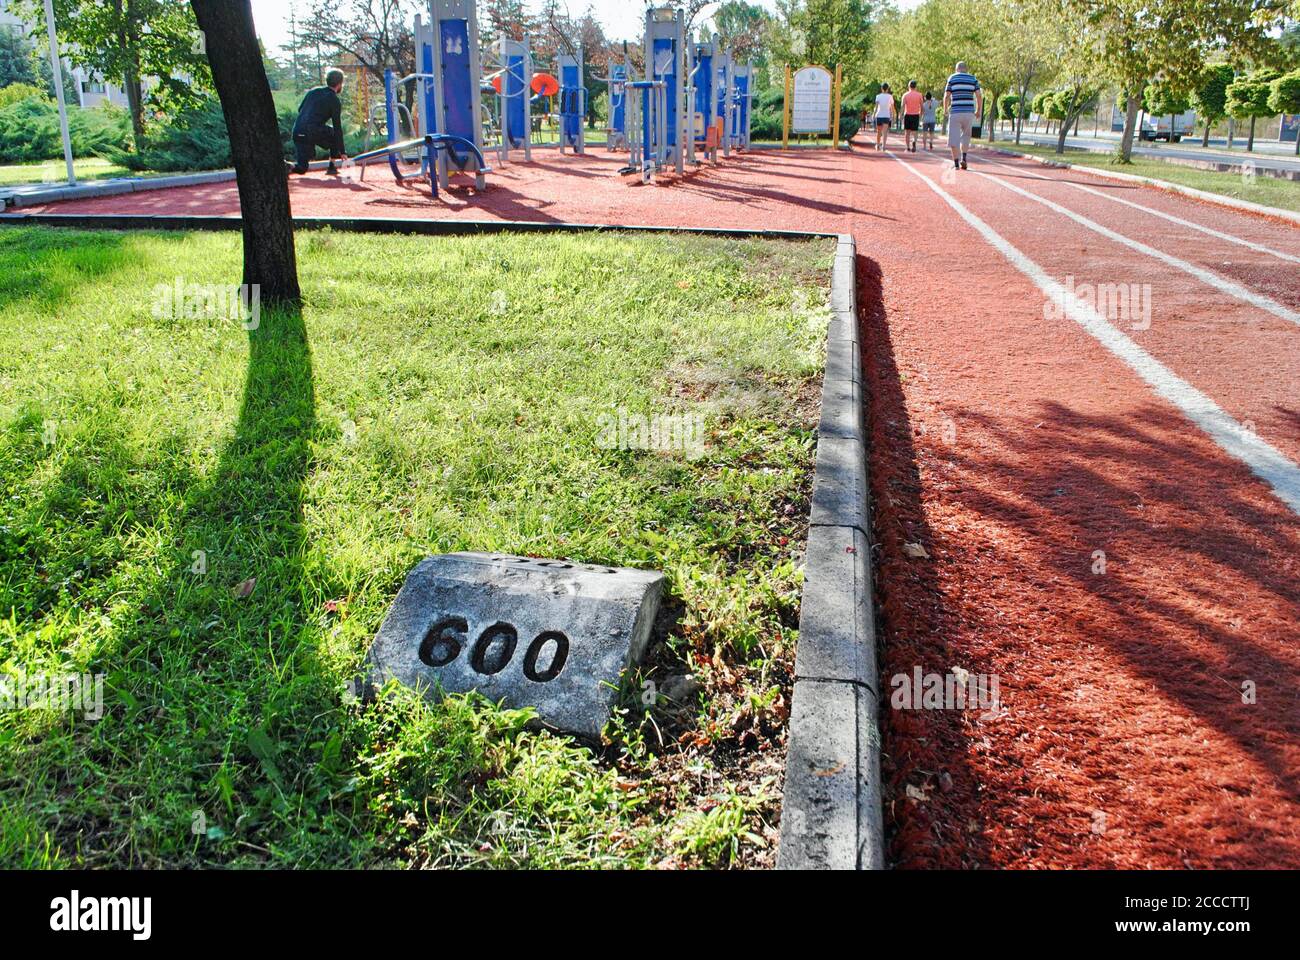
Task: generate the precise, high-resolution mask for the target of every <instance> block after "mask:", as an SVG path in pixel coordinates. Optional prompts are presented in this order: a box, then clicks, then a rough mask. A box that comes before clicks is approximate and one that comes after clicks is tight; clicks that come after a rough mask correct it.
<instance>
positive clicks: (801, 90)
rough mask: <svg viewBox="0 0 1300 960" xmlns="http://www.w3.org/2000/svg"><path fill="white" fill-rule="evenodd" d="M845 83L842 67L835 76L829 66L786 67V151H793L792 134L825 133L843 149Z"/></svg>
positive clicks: (782, 141)
mask: <svg viewBox="0 0 1300 960" xmlns="http://www.w3.org/2000/svg"><path fill="white" fill-rule="evenodd" d="M842 83H843V71H842V69H841V68H840V67H839V66H836V68H835V72H834V73H831V71H830V70H828V69H827V68H826V67H823V66H820V65H818V64H815V63H813V64H809V65H808V66H806V67H800V68H799V69H798V70H793V69H792V68H791V67H790V65H789V64H787V65H786V68H785V110H784V111H783V113H782V121H783V122H782V132H781V147H782V149H789V147H790V134H791V133H794V134H795V135H796V136H798V135H799V134H805V133H811V134H814V135H823V134H824V135H827V136H830V137H832V138H833V146H839V143H840V104H841V100H840V88H841V85H842Z"/></svg>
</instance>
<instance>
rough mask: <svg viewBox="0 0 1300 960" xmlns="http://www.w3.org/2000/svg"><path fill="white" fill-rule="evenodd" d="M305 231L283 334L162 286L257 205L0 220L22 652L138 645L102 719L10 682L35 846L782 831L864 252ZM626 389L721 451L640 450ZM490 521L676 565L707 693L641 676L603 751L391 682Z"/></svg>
mask: <svg viewBox="0 0 1300 960" xmlns="http://www.w3.org/2000/svg"><path fill="white" fill-rule="evenodd" d="M298 248H299V263H300V272H301V275H302V280H303V285H304V291H305V296H306V306H305V308H304V309H303V311H302V312H301V314H299V313H297V312H293V313H285V312H279V313H276V312H271V311H266V312H264V313H263V315H262V316H261V318H260V324H259V325H258V326H257V328H256V329H255V330H253V331H251V332H250V331H246V330H245V329H244V326H243V325H241V324H240V323H239V322H238V321H236V320H230V319H221V318H213V319H205V318H201V317H200V318H190V319H184V318H172V316H171V315H170V314H168V312H167V311H165V310H155V305H156V304H157V303H158V294H157V287H158V286H159V285H172V284H174V283H175V282H176V281H177V278H183V281H182V282H183V283H185V284H208V283H214V284H225V283H231V282H232V281H233V280H234V279H236V278H237V277H238V272H239V264H240V262H241V253H240V240H239V236H238V235H237V234H182V233H171V234H164V233H150V234H144V233H133V234H115V233H108V232H99V233H80V232H63V231H53V230H48V231H47V230H39V229H35V228H16V227H15V228H5V229H2V230H0V270H2V271H3V273H4V275H5V277H6V278H7V279H6V283H5V284H4V285H3V286H0V671H3V672H7V673H8V674H9V675H10V678H11V683H12V681H13V679H14V677H16V675H17V673H18V671H22V672H23V673H24V675H25V676H27V677H36V676H39V675H42V674H66V673H69V672H83V671H84V672H87V673H91V674H103V675H104V676H105V690H104V711H103V716H102V718H100V719H99V720H97V721H94V720H90V719H87V718H86V717H84V716H83V715H81V714H79V713H76V712H73V711H68V710H54V709H46V708H43V709H9V710H0V866H6V867H44V866H82V865H84V866H93V867H103V866H122V867H125V866H150V867H157V866H202V865H214V864H227V865H236V866H259V865H287V866H300V867H307V866H365V865H418V866H430V865H437V866H472V865H490V866H535V867H550V866H590V865H600V866H621V865H626V866H645V865H657V864H664V863H667V864H669V865H684V866H693V865H706V866H721V865H765V864H768V863H770V862H771V859H772V852H773V850H772V848H773V843H774V839H775V830H774V823H775V821H776V817H777V815H778V812H779V799H778V793H779V787H780V776H781V770H782V766H783V759H784V757H783V754H784V738H785V733H784V730H785V716H786V710H787V704H788V698H789V692H790V683H791V672H792V660H793V649H794V644H795V641H796V633H797V630H796V628H797V623H798V604H799V591H800V584H801V574H800V568H799V565H800V562H801V551H802V546H803V542H804V538H805V533H806V523H807V519H806V518H807V512H808V496H809V487H810V481H811V472H812V461H813V449H814V445H815V435H814V426H815V421H816V415H817V410H816V408H817V399H818V389H817V387H818V382H819V379H820V371H821V367H822V363H823V351H824V340H823V338H824V334H825V326H826V321H827V316H826V314H825V311H824V309H823V308H822V307H821V305H822V304H824V303H825V302H826V298H827V288H828V273H829V268H830V264H831V259H832V256H833V250H834V244H833V243H832V242H829V241H828V242H810V243H777V242H767V241H735V240H722V239H714V238H682V237H667V236H652V235H627V234H617V233H604V234H599V235H596V234H572V235H556V236H548V237H539V236H537V235H523V236H498V237H485V238H427V237H421V238H397V237H368V236H359V235H348V234H339V233H330V232H320V233H302V234H300V235H299V240H298ZM617 411H626V412H629V413H645V414H650V413H655V412H678V413H690V414H698V415H700V416H702V417H703V418H704V423H705V428H706V434H707V443H706V446H705V450H704V455H703V456H700V457H697V458H692V457H689V456H687V455H684V454H683V453H680V452H672V451H666V452H650V451H640V450H619V449H606V448H604V447H603V446H602V445H601V444H600V443H599V442H598V438H599V435H600V427H599V421H600V418H601V415H602V414H612V413H615V412H617ZM456 550H482V551H500V552H510V553H518V554H529V555H536V556H553V557H565V558H572V559H574V560H578V561H587V562H600V563H609V564H619V565H627V566H637V567H646V568H654V569H659V570H662V571H664V572H665V573H666V575H667V578H668V584H669V587H668V595H667V607H668V609H669V610H670V611H671V612H672V613H673V615H674V616H673V617H671V618H665V621H664V624H665V625H664V626H663V627H662V628H661V630H660V642H659V643H657V644H656V646H655V647H654V649H653V650H652V653H651V655H650V657H649V658H648V660H647V664H646V666H645V668H644V669H645V678H649V679H653V680H655V681H656V683H657V684H659V685H660V686H659V688H658V689H661V690H663V689H669V688H671V689H672V690H673V691H674V692H675V694H676V702H673V701H670V700H668V699H667V698H666V697H662V696H661V697H659V698H657V699H656V698H653V697H650V698H643V697H642V696H641V695H640V691H641V689H643V687H642V686H641V685H640V681H641V680H642V679H644V678H636V680H637V682H634V683H633V684H631V685H630V689H631V690H632V691H634V692H633V693H632V694H630V695H629V697H628V699H627V700H626V702H625V706H624V708H622V709H621V711H620V712H619V714H618V715H617V717H616V720H615V721H614V722H612V723H611V724H610V726H609V727H608V729H607V732H606V736H605V738H604V741H603V742H602V743H601V744H596V745H587V744H582V743H579V742H576V741H574V740H571V739H569V738H566V737H562V736H556V735H552V734H550V733H547V732H545V731H540V730H536V729H534V727H532V726H525V721H526V720H527V719H528V717H527V714H525V713H522V712H511V711H502V710H498V709H496V708H495V707H493V706H492V705H489V704H485V703H483V702H477V701H476V700H475V699H474V698H472V697H470V698H449V699H448V700H446V701H444V702H443V703H442V704H440V705H437V706H431V705H429V704H427V703H425V702H424V701H422V700H420V699H418V698H416V697H415V696H414V695H411V694H409V693H407V692H405V691H403V690H401V689H392V688H390V689H388V690H386V691H385V692H384V695H383V696H381V697H380V698H379V699H378V700H377V701H376V702H374V703H370V704H361V703H358V702H356V700H355V698H354V697H352V696H351V694H350V691H349V682H350V681H351V680H352V679H353V678H354V677H356V676H357V674H358V672H359V667H360V664H361V659H362V657H363V655H364V653H365V651H366V650H367V648H368V646H369V643H370V641H371V639H372V638H373V636H374V633H375V631H376V630H377V628H378V626H379V624H380V621H381V620H382V618H383V616H384V614H385V611H386V609H387V606H388V604H389V603H390V602H391V600H392V598H393V596H394V595H395V593H396V591H397V589H398V587H399V586H400V585H401V583H402V581H403V579H404V578H405V575H406V574H407V572H408V571H409V570H410V568H411V567H412V566H413V565H414V564H415V563H417V562H418V561H419V560H420V559H421V558H423V557H425V556H427V555H430V554H435V553H442V552H448V551H456ZM237 585H242V589H235V588H236V587H237ZM250 590H251V592H250ZM687 673H689V674H691V675H693V677H694V682H695V683H698V684H699V690H698V692H692V691H691V686H690V684H688V683H686V682H685V681H682V680H680V679H678V680H673V679H671V678H673V677H680V676H681V675H683V674H687ZM665 684H667V685H666V686H665ZM643 699H648V700H650V704H649V705H646V704H644V703H643Z"/></svg>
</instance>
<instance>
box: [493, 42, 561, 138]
mask: <svg viewBox="0 0 1300 960" xmlns="http://www.w3.org/2000/svg"><path fill="white" fill-rule="evenodd" d="M495 54H496V63H495V64H494V66H495V67H496V70H495V71H494V72H493V73H492V75H491V76H489V77H488V78H487V79H488V82H489V83H490V84H491V87H490V88H489V89H490V90H491V91H493V92H495V93H496V98H497V110H496V118H497V128H498V130H497V136H498V143H497V146H496V150H497V156H498V157H499V158H500V161H501V162H502V163H506V162H507V161H508V160H509V159H510V151H511V150H512V149H513V150H520V149H522V150H523V151H524V160H526V161H527V160H532V159H533V144H532V139H533V138H532V109H531V108H532V103H533V101H534V100H535V99H537V98H538V97H540V96H541V95H542V94H540V93H539V92H538V90H539V89H545V86H544V84H545V81H543V82H542V84H534V78H533V55H532V52H531V51H530V50H529V49H528V41H527V40H516V39H514V38H513V37H501V38H500V39H498V40H497V42H496V47H495ZM548 79H551V80H552V82H554V78H548Z"/></svg>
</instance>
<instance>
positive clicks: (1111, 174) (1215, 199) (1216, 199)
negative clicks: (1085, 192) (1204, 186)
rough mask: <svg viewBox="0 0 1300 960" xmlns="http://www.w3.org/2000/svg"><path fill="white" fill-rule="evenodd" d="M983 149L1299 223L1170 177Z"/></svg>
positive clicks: (1287, 214)
mask: <svg viewBox="0 0 1300 960" xmlns="http://www.w3.org/2000/svg"><path fill="white" fill-rule="evenodd" d="M980 149H982V150H986V151H988V152H989V153H1000V154H1002V156H1004V157H1023V158H1024V159H1025V160H1033V161H1034V162H1035V163H1041V164H1042V165H1043V166H1045V167H1057V168H1059V169H1062V170H1072V169H1075V168H1076V166H1077V168H1078V170H1079V172H1080V173H1091V174H1092V175H1093V176H1097V177H1101V178H1102V179H1103V180H1119V181H1121V182H1124V183H1141V184H1145V185H1147V186H1149V187H1158V188H1159V189H1161V190H1165V191H1167V192H1169V193H1181V194H1184V195H1185V196H1189V197H1195V198H1196V199H1197V200H1205V201H1206V202H1208V203H1217V204H1218V205H1219V206H1222V207H1231V208H1232V209H1234V210H1244V211H1245V212H1247V213H1253V214H1257V215H1259V216H1263V217H1273V218H1274V219H1277V220H1287V221H1290V222H1291V223H1295V224H1300V213H1293V212H1292V211H1290V210H1281V209H1279V208H1278V207H1266V206H1264V205H1263V204H1262V203H1251V202H1250V201H1249V200H1237V199H1236V198H1234V197H1225V196H1223V195H1221V194H1218V193H1209V192H1207V191H1205V190H1197V189H1196V188H1195V187H1185V186H1183V185H1182V184H1180V183H1170V182H1169V181H1168V180H1156V179H1154V178H1152V177H1139V176H1137V175H1136V174H1132V173H1120V172H1119V171H1117V170H1101V169H1099V168H1097V167H1090V166H1087V165H1086V164H1077V165H1076V164H1073V163H1069V162H1068V161H1065V160H1052V159H1049V158H1047V157H1040V156H1037V155H1036V154H1032V153H1021V152H1020V151H1019V150H1008V149H1006V148H1005V147H987V146H983V145H981V147H980Z"/></svg>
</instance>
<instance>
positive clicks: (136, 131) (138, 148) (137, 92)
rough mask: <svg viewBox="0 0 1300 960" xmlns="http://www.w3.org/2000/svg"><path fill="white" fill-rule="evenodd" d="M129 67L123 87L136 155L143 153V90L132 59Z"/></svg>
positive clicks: (136, 67)
mask: <svg viewBox="0 0 1300 960" xmlns="http://www.w3.org/2000/svg"><path fill="white" fill-rule="evenodd" d="M132 59H133V62H132V64H131V66H129V67H127V69H126V76H125V78H124V79H123V86H124V87H125V88H126V105H127V109H128V111H130V114H131V139H132V140H133V141H134V143H135V152H136V153H137V154H139V153H142V152H143V151H144V88H143V85H142V84H141V83H140V69H139V67H138V65H137V64H136V63H135V62H134V61H135V60H138V58H132Z"/></svg>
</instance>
